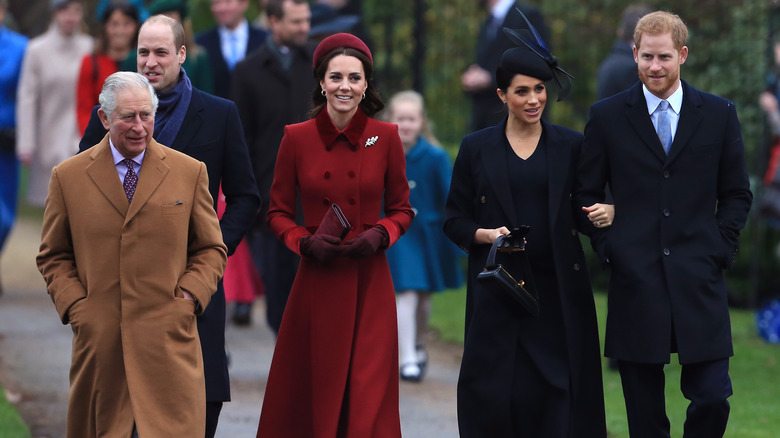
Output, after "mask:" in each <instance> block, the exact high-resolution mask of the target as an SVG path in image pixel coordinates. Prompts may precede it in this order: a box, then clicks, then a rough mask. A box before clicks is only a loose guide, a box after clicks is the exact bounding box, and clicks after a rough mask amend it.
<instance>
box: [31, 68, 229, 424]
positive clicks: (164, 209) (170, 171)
mask: <svg viewBox="0 0 780 438" xmlns="http://www.w3.org/2000/svg"><path fill="white" fill-rule="evenodd" d="M100 104H101V109H100V111H99V115H100V118H101V121H102V122H103V125H104V126H105V127H106V129H108V130H109V133H108V134H107V135H106V137H105V138H103V140H102V141H101V142H100V143H98V144H97V145H95V146H94V147H92V148H91V149H89V150H88V151H86V152H84V153H82V154H79V155H77V156H75V157H72V158H69V159H67V160H65V161H64V162H62V163H61V164H59V165H57V166H55V167H54V168H53V169H52V172H51V181H50V183H49V195H48V197H47V199H46V210H45V212H44V221H43V232H42V237H41V247H40V253H39V254H38V257H37V263H38V269H39V270H40V271H41V274H43V277H44V279H45V280H46V284H47V287H48V292H49V295H50V296H51V299H52V301H54V305H55V307H56V309H57V312H58V313H59V316H60V319H61V321H62V322H63V324H68V323H69V324H70V325H71V328H72V329H73V352H72V362H71V369H70V384H71V390H70V399H69V401H68V426H67V429H68V437H69V438H90V437H98V436H99V437H106V438H113V437H116V438H128V437H130V436H131V433H132V434H133V436H140V437H143V438H156V437H160V438H163V437H165V438H191V437H197V436H203V430H204V428H205V416H206V409H205V406H206V394H205V383H204V377H203V358H202V355H201V351H200V341H199V339H198V331H197V324H196V321H195V316H196V315H197V314H201V313H203V311H204V309H205V308H206V306H208V304H209V300H210V298H211V295H212V294H213V293H214V292H215V291H216V289H217V282H218V281H219V279H220V278H221V277H222V274H223V271H224V268H225V263H226V260H227V249H226V247H225V245H224V244H223V243H222V234H221V232H220V228H219V223H218V220H217V216H216V213H215V212H214V209H213V207H212V198H211V195H210V194H209V191H208V175H207V172H206V166H205V165H204V164H203V163H201V162H199V161H197V160H195V159H193V158H190V157H188V156H186V155H184V154H182V153H180V152H177V151H175V150H173V149H169V148H167V147H165V146H162V145H160V144H159V143H157V142H156V141H154V140H153V138H152V134H153V130H154V113H155V110H156V108H157V97H156V95H155V93H154V90H153V89H152V88H151V86H150V85H149V82H148V81H147V80H146V78H144V77H143V76H142V75H140V74H137V73H131V72H119V73H114V74H113V75H111V76H109V78H108V79H106V82H105V84H104V86H103V91H102V92H101V95H100ZM128 159H129V160H130V161H128ZM123 181H124V184H123Z"/></svg>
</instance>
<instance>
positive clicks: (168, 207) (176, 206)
mask: <svg viewBox="0 0 780 438" xmlns="http://www.w3.org/2000/svg"><path fill="white" fill-rule="evenodd" d="M161 208H162V214H163V216H170V215H173V214H182V213H184V211H185V210H186V209H185V208H184V202H183V201H176V202H173V203H171V204H163V205H162V206H161Z"/></svg>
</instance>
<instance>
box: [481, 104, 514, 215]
mask: <svg viewBox="0 0 780 438" xmlns="http://www.w3.org/2000/svg"><path fill="white" fill-rule="evenodd" d="M506 120H507V119H506V118H505V119H504V122H503V123H501V124H500V125H496V126H494V127H492V128H490V129H491V132H490V138H489V139H488V141H486V142H485V144H484V145H483V146H482V153H481V155H482V163H483V164H484V166H485V175H487V178H488V181H489V182H490V186H491V187H492V188H493V192H495V194H496V197H497V198H498V199H497V201H498V203H499V205H501V208H502V210H503V211H504V214H505V215H506V217H507V218H509V224H510V226H509V227H507V228H510V229H511V228H513V227H516V226H517V225H518V222H517V215H516V213H515V212H516V211H517V210H515V203H514V201H513V199H512V192H511V190H510V188H509V174H508V172H509V170H508V169H507V166H506V150H505V149H504V145H505V142H506V137H505V134H504V132H506ZM488 202H489V200H488Z"/></svg>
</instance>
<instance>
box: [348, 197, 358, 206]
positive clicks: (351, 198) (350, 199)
mask: <svg viewBox="0 0 780 438" xmlns="http://www.w3.org/2000/svg"><path fill="white" fill-rule="evenodd" d="M356 203H357V201H356V200H355V198H353V197H350V198H349V205H355V204H356Z"/></svg>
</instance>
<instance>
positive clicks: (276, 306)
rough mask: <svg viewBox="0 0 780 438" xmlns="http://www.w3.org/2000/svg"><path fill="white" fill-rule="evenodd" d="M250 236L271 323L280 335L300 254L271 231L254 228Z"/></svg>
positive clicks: (250, 245)
mask: <svg viewBox="0 0 780 438" xmlns="http://www.w3.org/2000/svg"><path fill="white" fill-rule="evenodd" d="M249 237H250V238H249V248H250V251H251V253H252V260H253V261H254V263H255V267H256V268H257V270H258V272H259V273H260V276H261V277H262V279H263V285H264V286H265V314H266V319H267V321H268V326H269V327H271V329H272V330H273V331H274V333H275V334H278V333H279V327H280V326H281V325H282V315H284V308H285V306H287V298H288V297H289V296H290V289H292V285H293V281H295V274H296V273H297V272H298V263H299V262H300V257H298V255H297V254H295V253H294V252H292V251H290V249H289V248H287V246H285V244H284V243H282V242H281V241H280V240H279V239H277V238H276V236H274V235H273V233H271V232H270V231H268V230H253V231H252V232H251V233H250V234H249Z"/></svg>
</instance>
